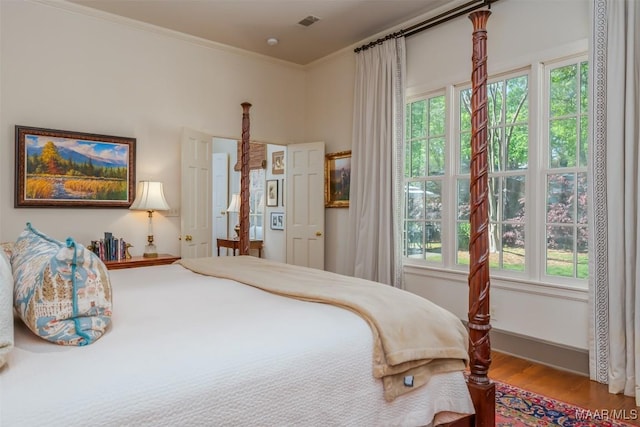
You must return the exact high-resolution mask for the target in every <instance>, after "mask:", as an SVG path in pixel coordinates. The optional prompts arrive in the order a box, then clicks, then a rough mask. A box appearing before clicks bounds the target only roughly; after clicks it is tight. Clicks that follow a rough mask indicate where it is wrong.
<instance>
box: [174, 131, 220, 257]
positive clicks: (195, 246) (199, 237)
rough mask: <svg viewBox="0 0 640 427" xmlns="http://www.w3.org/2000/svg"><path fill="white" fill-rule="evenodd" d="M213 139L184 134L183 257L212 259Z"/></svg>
mask: <svg viewBox="0 0 640 427" xmlns="http://www.w3.org/2000/svg"><path fill="white" fill-rule="evenodd" d="M212 140H213V136H212V135H208V134H206V133H202V132H198V131H195V130H193V129H187V128H184V129H183V131H182V138H181V145H182V150H181V151H182V159H181V160H182V161H181V163H182V201H181V202H182V207H181V209H182V215H181V221H180V222H181V245H180V246H181V256H182V258H197V257H206V256H211V239H212V232H211V224H212V214H211V208H212V203H211V193H212V189H211V162H212V145H213V144H212Z"/></svg>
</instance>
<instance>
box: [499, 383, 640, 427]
mask: <svg viewBox="0 0 640 427" xmlns="http://www.w3.org/2000/svg"><path fill="white" fill-rule="evenodd" d="M639 415H640V414H639V412H638V411H636V410H626V411H624V410H617V411H615V410H606V409H603V410H600V411H589V410H588V409H584V408H580V407H578V406H575V405H571V404H568V403H564V402H560V401H558V400H555V399H550V398H548V397H544V396H542V395H540V394H536V393H532V392H530V391H527V390H523V389H521V388H518V387H514V386H512V385H509V384H504V383H500V382H497V381H496V426H499V427H524V426H531V427H543V426H571V427H587V426H603V427H625V426H632V424H628V423H626V422H624V420H625V419H626V420H630V419H637V417H638V416H639Z"/></svg>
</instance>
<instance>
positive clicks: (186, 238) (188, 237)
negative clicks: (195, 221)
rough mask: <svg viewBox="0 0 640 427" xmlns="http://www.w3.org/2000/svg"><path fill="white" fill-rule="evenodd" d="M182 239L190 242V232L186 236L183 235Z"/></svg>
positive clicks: (191, 238)
mask: <svg viewBox="0 0 640 427" xmlns="http://www.w3.org/2000/svg"><path fill="white" fill-rule="evenodd" d="M184 240H186V241H187V242H190V241H191V240H193V237H192V236H191V234H187V235H186V236H184Z"/></svg>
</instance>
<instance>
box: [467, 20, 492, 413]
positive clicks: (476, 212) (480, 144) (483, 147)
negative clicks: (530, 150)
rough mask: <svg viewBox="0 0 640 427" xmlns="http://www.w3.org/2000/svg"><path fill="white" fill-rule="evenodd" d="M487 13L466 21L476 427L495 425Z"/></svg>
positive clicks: (471, 343)
mask: <svg viewBox="0 0 640 427" xmlns="http://www.w3.org/2000/svg"><path fill="white" fill-rule="evenodd" d="M489 15H491V12H490V11H488V10H481V11H476V12H473V13H471V14H470V15H469V19H471V22H472V23H473V56H472V63H473V71H472V72H471V86H472V93H471V180H470V189H469V190H470V200H471V201H470V203H471V215H470V220H471V238H470V241H469V255H470V257H471V263H470V268H469V357H470V362H469V363H470V371H471V372H470V375H469V380H468V386H469V391H470V392H471V397H472V399H473V402H474V405H475V407H476V426H493V425H494V424H495V385H494V384H493V383H491V381H489V377H488V376H487V373H488V371H489V365H490V364H491V343H490V341H489V331H490V330H491V324H490V322H489V320H490V316H489V313H490V311H489V307H490V306H489V289H490V282H489V228H488V226H489V218H488V215H489V214H488V208H487V205H488V203H489V200H488V199H489V197H488V169H487V168H488V164H487V160H488V159H487V30H486V24H487V20H488V19H489Z"/></svg>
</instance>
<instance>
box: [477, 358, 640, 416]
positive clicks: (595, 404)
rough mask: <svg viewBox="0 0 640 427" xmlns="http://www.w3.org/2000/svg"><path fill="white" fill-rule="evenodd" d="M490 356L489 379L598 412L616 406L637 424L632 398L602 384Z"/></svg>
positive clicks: (536, 365) (639, 413)
mask: <svg viewBox="0 0 640 427" xmlns="http://www.w3.org/2000/svg"><path fill="white" fill-rule="evenodd" d="M492 359H493V360H492V362H491V367H490V369H489V377H490V378H491V379H493V380H496V381H500V382H504V383H508V384H511V385H514V386H516V387H520V388H523V389H526V390H530V391H533V392H536V393H540V394H543V395H545V396H548V397H552V398H554V399H557V400H561V401H564V402H567V403H572V404H574V405H578V406H581V407H583V408H586V409H591V410H592V411H600V413H602V411H603V410H608V411H609V413H611V411H614V410H617V411H619V412H616V413H617V414H619V415H622V416H624V419H622V421H626V422H627V423H629V424H633V425H638V426H640V419H638V418H640V407H636V405H635V400H634V399H633V398H631V397H626V396H623V395H614V394H610V393H609V392H608V390H607V386H606V385H605V384H599V383H597V382H595V381H591V380H589V378H588V377H584V376H581V375H578V374H573V373H570V372H566V371H562V370H559V369H555V368H551V367H548V366H545V365H540V364H537V363H534V362H530V361H528V360H524V359H519V358H517V357H513V356H509V355H506V354H503V353H498V352H495V351H494V352H493V353H492ZM620 410H622V411H620ZM633 418H635V419H633Z"/></svg>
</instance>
